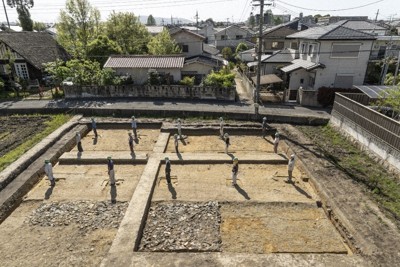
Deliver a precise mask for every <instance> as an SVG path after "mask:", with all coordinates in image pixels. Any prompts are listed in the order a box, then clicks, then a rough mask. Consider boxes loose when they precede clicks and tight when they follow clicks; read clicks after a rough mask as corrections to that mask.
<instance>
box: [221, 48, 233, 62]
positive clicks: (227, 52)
mask: <svg viewBox="0 0 400 267" xmlns="http://www.w3.org/2000/svg"><path fill="white" fill-rule="evenodd" d="M221 53H222V57H223V58H225V59H226V60H230V59H231V58H232V55H233V52H232V49H231V48H230V47H224V48H222V51H221Z"/></svg>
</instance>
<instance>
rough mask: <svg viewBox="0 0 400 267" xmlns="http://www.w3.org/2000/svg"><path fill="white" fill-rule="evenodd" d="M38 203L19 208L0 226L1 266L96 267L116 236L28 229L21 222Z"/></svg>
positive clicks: (109, 231)
mask: <svg viewBox="0 0 400 267" xmlns="http://www.w3.org/2000/svg"><path fill="white" fill-rule="evenodd" d="M41 203H42V202H41V201H28V202H24V203H23V204H22V205H20V206H19V207H18V208H17V209H16V210H15V211H14V212H13V213H12V214H11V215H10V216H9V217H8V218H7V219H6V220H5V221H4V222H3V223H2V224H1V225H0V236H1V239H0V251H1V264H0V265H1V266H65V267H67V266H99V265H100V262H101V260H102V259H103V257H104V256H105V255H106V254H107V252H108V250H109V249H110V246H111V244H112V241H113V239H114V237H115V234H116V232H117V229H116V228H107V229H97V230H95V231H90V232H88V233H86V234H82V232H81V231H80V227H78V225H76V224H69V225H67V226H63V227H42V226H31V225H28V224H27V223H26V222H25V221H26V218H27V216H28V215H29V214H31V212H32V210H35V209H36V208H37V207H38V206H39V205H40V204H41Z"/></svg>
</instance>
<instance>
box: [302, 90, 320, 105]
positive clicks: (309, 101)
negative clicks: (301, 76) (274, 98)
mask: <svg viewBox="0 0 400 267" xmlns="http://www.w3.org/2000/svg"><path fill="white" fill-rule="evenodd" d="M317 93H318V91H316V90H306V89H303V88H301V89H299V99H298V101H299V103H300V105H302V106H311V107H318V106H321V105H320V104H319V103H318V101H317Z"/></svg>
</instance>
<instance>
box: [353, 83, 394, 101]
mask: <svg viewBox="0 0 400 267" xmlns="http://www.w3.org/2000/svg"><path fill="white" fill-rule="evenodd" d="M353 88H355V89H358V90H360V91H361V94H358V95H360V96H359V97H358V98H357V99H355V97H356V94H354V96H352V97H351V98H352V99H353V100H355V101H357V102H359V103H361V104H364V105H369V104H370V103H371V102H374V101H376V100H377V99H379V98H381V97H382V96H384V95H385V91H386V90H388V89H390V88H393V86H387V85H353Z"/></svg>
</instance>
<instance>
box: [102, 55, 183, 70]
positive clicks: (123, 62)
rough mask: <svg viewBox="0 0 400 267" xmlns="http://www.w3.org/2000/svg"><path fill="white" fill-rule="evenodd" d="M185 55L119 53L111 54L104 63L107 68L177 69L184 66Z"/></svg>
mask: <svg viewBox="0 0 400 267" xmlns="http://www.w3.org/2000/svg"><path fill="white" fill-rule="evenodd" d="M184 62H185V57H182V56H181V55H178V56H173V55H171V56H145V55H117V56H110V57H109V58H108V60H107V62H106V63H105V64H104V67H105V68H114V69H116V68H135V69H148V68H155V69H175V68H178V69H180V68H182V67H183V64H184Z"/></svg>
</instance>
